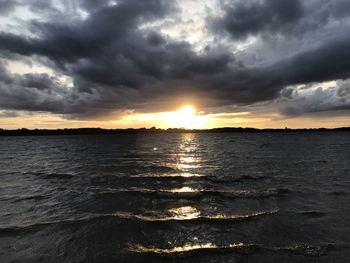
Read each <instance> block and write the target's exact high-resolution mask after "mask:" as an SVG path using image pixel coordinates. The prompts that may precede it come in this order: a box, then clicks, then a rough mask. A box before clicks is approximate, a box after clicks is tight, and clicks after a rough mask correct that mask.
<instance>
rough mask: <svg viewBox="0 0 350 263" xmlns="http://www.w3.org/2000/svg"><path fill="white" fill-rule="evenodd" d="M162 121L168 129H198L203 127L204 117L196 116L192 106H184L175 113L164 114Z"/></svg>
mask: <svg viewBox="0 0 350 263" xmlns="http://www.w3.org/2000/svg"><path fill="white" fill-rule="evenodd" d="M162 119H163V120H164V121H165V122H166V123H167V126H168V127H170V128H185V129H200V128H203V127H204V125H205V121H206V120H205V117H204V116H201V115H198V114H197V110H196V108H195V107H193V106H192V105H186V106H183V107H181V108H180V109H178V110H177V111H172V112H164V113H163V115H162Z"/></svg>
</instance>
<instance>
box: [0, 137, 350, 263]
mask: <svg viewBox="0 0 350 263" xmlns="http://www.w3.org/2000/svg"><path fill="white" fill-rule="evenodd" d="M0 149H1V151H0V168H1V169H0V262H40V261H41V262H178V261H182V262H346V261H347V260H348V259H349V257H350V225H349V222H350V207H349V202H350V197H349V191H350V188H349V186H350V161H349V160H350V133H347V132H328V133H317V132H315V133H311V132H309V133H252V134H248V133H227V134H190V133H184V134H130V135H126V134H124V135H100V136H38V137H1V138H0Z"/></svg>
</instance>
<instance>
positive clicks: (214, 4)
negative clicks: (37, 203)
mask: <svg viewBox="0 0 350 263" xmlns="http://www.w3.org/2000/svg"><path fill="white" fill-rule="evenodd" d="M349 31H350V1H348V0H308V1H302V0H283V1H281V0H172V1H170V0H142V1H141V0H115V1H112V0H99V1H95V0H52V1H49V0H36V1H35V0H0V128H4V129H15V128H22V127H24V128H50V129H54V128H73V127H102V128H127V127H133V128H139V127H153V126H156V127H159V128H169V127H184V128H213V127H228V126H230V127H256V128H284V127H290V128H317V127H330V128H331V127H342V126H350V125H349V121H350V48H349V47H350V35H349Z"/></svg>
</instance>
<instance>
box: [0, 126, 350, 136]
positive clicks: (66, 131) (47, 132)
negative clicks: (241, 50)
mask: <svg viewBox="0 0 350 263" xmlns="http://www.w3.org/2000/svg"><path fill="white" fill-rule="evenodd" d="M335 131H336V132H342V131H350V127H342V128H334V129H326V128H318V129H313V128H312V129H289V128H285V129H256V128H232V127H225V128H214V129H193V130H192V129H178V128H171V129H157V128H154V127H153V128H149V129H147V128H140V129H132V128H129V129H101V128H77V129H55V130H49V129H34V130H29V129H17V130H4V129H0V136H25V135H84V134H91V135H92V134H132V133H134V134H138V133H140V134H142V133H228V132H245V133H252V132H335Z"/></svg>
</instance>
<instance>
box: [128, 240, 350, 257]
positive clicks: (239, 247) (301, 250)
mask: <svg viewBox="0 0 350 263" xmlns="http://www.w3.org/2000/svg"><path fill="white" fill-rule="evenodd" d="M349 247H350V245H349V244H334V243H327V244H317V245H313V244H293V245H290V246H282V247H274V246H266V245H261V244H244V243H242V242H238V243H232V244H228V245H216V244H213V243H197V244H185V245H184V246H176V247H170V248H158V247H145V246H142V245H130V246H129V248H128V250H129V251H131V252H135V253H147V254H157V255H177V254H181V255H183V254H188V253H194V252H200V253H203V252H209V253H210V252H212V253H217V252H223V251H226V252H236V253H244V254H255V253H262V252H282V253H292V254H299V255H304V256H311V257H320V256H323V255H325V254H327V253H328V252H330V251H332V250H339V249H348V248H349Z"/></svg>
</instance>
